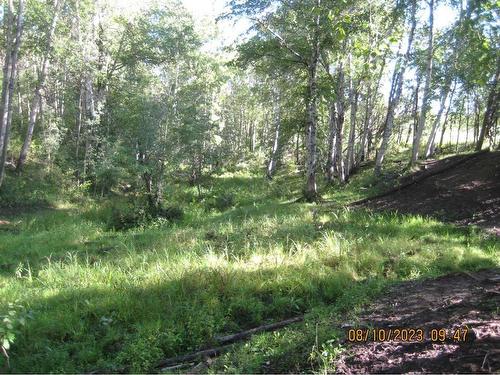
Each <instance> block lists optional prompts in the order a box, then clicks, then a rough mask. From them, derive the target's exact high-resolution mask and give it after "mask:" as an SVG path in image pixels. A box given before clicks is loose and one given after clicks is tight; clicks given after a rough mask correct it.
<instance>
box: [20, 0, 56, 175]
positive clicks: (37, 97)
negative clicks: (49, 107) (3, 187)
mask: <svg viewBox="0 0 500 375" xmlns="http://www.w3.org/2000/svg"><path fill="white" fill-rule="evenodd" d="M60 5H61V2H60V1H59V0H54V14H53V17H52V21H51V23H50V27H49V30H48V31H47V46H46V50H45V56H44V57H43V61H42V68H41V69H40V75H39V77H38V82H37V84H36V87H35V93H34V95H33V100H32V103H31V111H30V115H29V121H28V130H27V132H26V137H25V139H24V143H23V146H22V148H21V152H20V154H19V159H18V161H17V169H18V170H20V169H21V168H22V167H23V165H24V163H25V162H26V158H27V157H28V152H29V148H30V145H31V140H32V138H33V130H34V129H35V124H36V120H37V117H38V113H39V110H40V105H41V102H42V89H43V86H44V85H45V78H46V77H47V71H48V68H49V61H50V54H51V52H52V42H53V39H54V33H55V30H56V25H57V19H58V17H59V9H60Z"/></svg>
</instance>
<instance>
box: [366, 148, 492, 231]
mask: <svg viewBox="0 0 500 375" xmlns="http://www.w3.org/2000/svg"><path fill="white" fill-rule="evenodd" d="M464 157H466V156H461V155H460V156H454V157H451V158H446V159H442V160H437V161H429V162H427V163H426V164H425V166H424V167H423V168H425V170H426V171H427V170H432V169H435V168H442V167H443V166H445V165H446V164H447V163H452V162H454V161H456V160H457V159H460V158H464ZM418 173H425V171H422V172H417V174H416V175H418ZM410 177H413V176H410ZM401 182H402V183H404V181H401ZM362 206H364V207H366V208H370V209H373V210H376V211H380V210H388V211H397V212H399V213H402V214H420V215H424V216H432V217H435V218H437V219H439V220H442V221H447V222H453V223H456V224H458V225H462V226H467V225H477V226H479V227H482V228H484V229H486V230H487V231H488V232H490V233H494V234H496V235H499V236H500V152H498V151H496V152H487V153H482V154H479V155H477V156H476V157H474V158H472V159H468V160H466V161H464V162H463V163H461V164H458V165H456V166H454V167H452V168H450V169H447V170H445V171H443V172H441V173H438V174H435V175H433V176H430V177H428V178H425V179H423V180H422V181H419V182H417V183H414V184H412V185H409V186H408V187H406V188H403V189H401V190H399V191H397V192H394V193H392V194H389V195H386V196H383V197H380V198H375V199H372V200H369V201H367V202H365V203H364V204H363V205H362Z"/></svg>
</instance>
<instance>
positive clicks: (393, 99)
mask: <svg viewBox="0 0 500 375" xmlns="http://www.w3.org/2000/svg"><path fill="white" fill-rule="evenodd" d="M431 1H432V0H431ZM416 13H417V2H416V0H413V1H412V5H411V28H410V34H409V35H408V45H407V47H406V53H405V55H404V56H403V59H402V62H401V68H400V70H399V71H398V67H397V66H396V68H395V70H394V74H393V78H392V85H391V92H390V94H389V103H388V106H387V115H386V118H385V122H384V131H383V135H382V143H381V144H380V147H379V149H378V151H377V157H376V160H375V174H376V175H378V174H380V172H381V170H382V163H383V162H384V156H385V153H386V152H387V148H388V147H389V141H390V139H391V135H392V128H393V126H394V114H395V111H396V107H397V105H398V103H399V99H400V98H401V93H402V91H403V80H404V73H405V70H406V65H407V63H408V60H409V58H410V52H411V49H412V44H413V38H414V35H415V28H416V25H417V18H416Z"/></svg>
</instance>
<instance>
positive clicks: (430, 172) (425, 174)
mask: <svg viewBox="0 0 500 375" xmlns="http://www.w3.org/2000/svg"><path fill="white" fill-rule="evenodd" d="M488 152H489V150H483V151H479V152H476V153H474V154H470V155H465V156H463V157H461V158H459V159H458V160H453V161H451V162H450V161H449V160H448V162H446V161H445V162H444V163H445V165H443V166H440V167H435V168H431V169H428V170H425V171H423V172H421V173H416V174H414V175H413V177H412V176H410V177H407V178H408V181H406V182H404V183H401V184H399V185H398V186H396V187H394V188H392V189H390V190H388V191H385V192H383V193H381V194H377V195H374V196H372V197H368V198H364V199H361V200H359V201H356V202H353V203H351V204H350V205H349V206H351V207H353V206H360V205H362V204H364V203H367V202H370V201H372V200H375V199H378V198H382V197H385V196H387V195H391V194H393V193H396V192H398V191H400V190H403V189H405V188H407V187H409V186H411V185H413V184H416V183H417V182H420V181H422V180H425V179H426V178H429V177H431V176H435V175H437V174H439V173H443V172H445V171H447V170H449V169H451V168H454V167H456V166H457V165H459V164H462V163H464V162H466V161H468V160H471V159H474V158H476V157H478V156H480V155H483V154H485V153H488ZM444 160H446V159H444Z"/></svg>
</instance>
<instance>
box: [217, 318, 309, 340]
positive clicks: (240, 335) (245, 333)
mask: <svg viewBox="0 0 500 375" xmlns="http://www.w3.org/2000/svg"><path fill="white" fill-rule="evenodd" d="M303 319H304V317H302V316H297V317H295V318H290V319H286V320H283V321H281V322H277V323H271V324H264V325H262V326H260V327H256V328H252V329H249V330H246V331H242V332H239V333H235V334H233V335H227V336H219V337H216V338H215V341H217V343H219V344H229V343H233V342H236V341H240V340H243V339H246V338H247V337H249V336H252V335H254V334H256V333H259V332H267V331H274V330H276V329H280V328H283V327H286V326H287V325H290V324H293V323H298V322H301V321H302V320H303Z"/></svg>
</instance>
